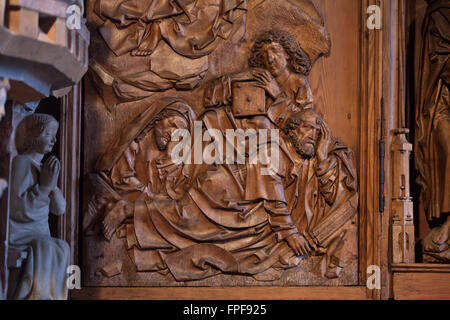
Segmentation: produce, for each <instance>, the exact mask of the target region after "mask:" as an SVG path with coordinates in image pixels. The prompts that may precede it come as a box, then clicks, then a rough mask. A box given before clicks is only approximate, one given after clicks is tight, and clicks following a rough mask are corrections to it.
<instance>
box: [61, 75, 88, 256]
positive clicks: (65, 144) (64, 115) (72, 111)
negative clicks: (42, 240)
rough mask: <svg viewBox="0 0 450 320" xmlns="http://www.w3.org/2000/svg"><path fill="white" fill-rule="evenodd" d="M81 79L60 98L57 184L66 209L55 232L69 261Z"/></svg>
mask: <svg viewBox="0 0 450 320" xmlns="http://www.w3.org/2000/svg"><path fill="white" fill-rule="evenodd" d="M81 87H82V86H81V83H80V84H77V85H75V86H74V87H73V88H72V90H71V91H70V92H69V93H68V94H67V95H65V96H64V97H62V98H61V105H60V108H61V116H60V129H59V130H60V131H59V135H60V139H59V144H60V150H61V155H60V157H61V164H62V167H61V173H60V175H59V179H60V181H59V184H60V186H61V191H62V192H63V194H64V197H65V198H66V201H67V209H66V213H65V214H64V215H63V216H62V217H60V218H59V219H58V230H57V236H58V238H60V239H64V240H66V241H67V242H68V243H69V246H70V252H71V256H70V263H71V264H77V263H78V247H79V246H78V234H79V233H78V229H79V212H80V209H79V203H80V172H81V170H80V169H81V144H80V143H81V138H82V131H81V117H82V103H83V101H82V93H81Z"/></svg>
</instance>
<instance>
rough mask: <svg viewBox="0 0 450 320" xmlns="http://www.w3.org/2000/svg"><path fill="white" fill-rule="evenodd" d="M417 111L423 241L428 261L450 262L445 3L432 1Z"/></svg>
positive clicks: (425, 31)
mask: <svg viewBox="0 0 450 320" xmlns="http://www.w3.org/2000/svg"><path fill="white" fill-rule="evenodd" d="M428 3H429V5H428V9H427V13H426V17H425V20H424V22H423V48H422V53H421V58H420V59H421V65H420V72H419V86H418V88H417V94H418V96H417V97H418V100H417V109H416V159H415V160H416V161H415V162H416V169H417V171H418V173H419V177H418V180H417V182H418V183H419V185H420V186H421V189H422V190H421V196H420V211H421V217H426V219H427V220H428V221H429V222H430V225H431V227H432V230H431V231H430V232H429V234H428V235H427V236H426V237H425V239H424V240H423V250H424V260H425V261H429V262H447V263H448V262H450V249H449V245H450V238H449V233H450V216H449V213H450V140H449V137H450V100H449V99H450V95H449V92H450V91H449V48H450V40H449V39H450V37H449V36H450V34H449V30H450V28H449V24H448V21H449V18H450V7H449V5H448V2H446V1H428Z"/></svg>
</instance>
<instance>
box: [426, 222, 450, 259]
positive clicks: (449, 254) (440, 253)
mask: <svg viewBox="0 0 450 320" xmlns="http://www.w3.org/2000/svg"><path fill="white" fill-rule="evenodd" d="M449 231H450V225H449V223H444V224H443V225H442V226H440V227H437V228H434V229H433V230H431V231H430V233H429V234H428V235H427V236H426V237H425V239H423V251H424V252H423V253H424V260H426V261H428V262H444V263H449V262H450V239H449V233H450V232H449ZM430 258H431V259H430Z"/></svg>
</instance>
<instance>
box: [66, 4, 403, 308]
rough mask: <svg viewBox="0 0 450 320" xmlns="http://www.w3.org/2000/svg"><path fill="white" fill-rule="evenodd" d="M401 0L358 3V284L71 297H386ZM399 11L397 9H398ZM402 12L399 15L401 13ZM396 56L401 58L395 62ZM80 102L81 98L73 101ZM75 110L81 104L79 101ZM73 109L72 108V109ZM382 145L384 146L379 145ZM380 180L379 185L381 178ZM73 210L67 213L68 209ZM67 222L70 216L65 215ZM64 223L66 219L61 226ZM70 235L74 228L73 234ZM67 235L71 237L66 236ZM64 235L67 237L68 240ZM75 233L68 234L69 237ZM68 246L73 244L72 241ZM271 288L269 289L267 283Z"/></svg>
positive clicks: (109, 291) (120, 291) (112, 291)
mask: <svg viewBox="0 0 450 320" xmlns="http://www.w3.org/2000/svg"><path fill="white" fill-rule="evenodd" d="M401 1H403V0H392V1H376V0H362V1H361V5H360V13H361V18H360V30H361V31H360V40H361V41H360V65H361V67H360V83H361V91H360V105H361V106H362V109H361V110H362V111H361V121H360V135H361V140H360V147H361V149H360V150H361V157H360V172H359V177H360V190H359V192H360V211H359V212H360V221H359V259H360V260H359V261H360V263H359V286H352V287H282V288H276V290H266V289H267V288H266V287H256V288H252V287H245V288H243V287H242V288H241V287H234V288H192V287H183V288H163V287H161V288H128V287H123V288H122V287H121V288H113V287H86V288H83V289H82V290H74V291H72V292H71V298H73V299H281V300H282V299H387V298H389V296H390V294H389V293H390V289H391V287H390V286H391V282H390V280H391V278H390V265H389V261H390V251H389V250H390V246H389V239H390V235H389V226H390V221H391V216H390V199H389V195H390V182H391V174H390V172H391V170H390V154H389V152H388V150H390V148H389V147H390V142H391V131H392V130H393V129H395V128H397V127H398V125H397V116H396V114H397V112H396V110H397V109H398V108H402V107H403V106H404V105H402V104H401V103H400V101H401V100H402V98H401V97H399V96H398V92H399V90H400V89H401V86H402V85H403V83H402V81H401V75H402V72H403V71H404V70H403V67H404V66H403V65H402V64H401V60H399V59H398V57H399V55H401V54H402V51H401V50H398V47H397V46H396V45H395V44H396V43H397V41H398V40H399V38H398V37H399V33H398V30H402V29H401V28H399V26H400V24H401V23H402V19H399V14H398V12H399V11H398V10H399V5H401ZM373 4H375V5H379V6H380V7H381V9H382V14H383V28H382V30H369V29H368V28H367V27H366V18H367V12H366V10H367V7H368V6H370V5H373ZM400 11H401V10H400ZM400 17H401V14H400ZM399 61H400V63H399ZM78 102H79V103H80V104H81V101H78ZM77 108H78V109H80V108H81V106H80V105H79V106H78V107H77ZM74 109H75V108H74ZM383 145H384V148H382V147H381V146H383ZM383 180H384V184H381V182H382V181H383ZM70 214H72V213H70ZM66 219H67V220H66V221H75V220H74V218H73V217H72V218H70V217H66ZM65 226H66V228H69V227H70V224H66V225H65ZM74 234H75V233H74ZM69 238H70V237H69ZM69 238H67V236H66V239H69ZM75 238H76V236H74V237H72V238H71V240H72V241H74V240H75ZM71 245H72V244H71ZM371 265H376V266H379V267H380V268H381V289H379V290H370V289H367V287H366V281H367V267H368V266H371ZM271 289H274V288H273V287H271Z"/></svg>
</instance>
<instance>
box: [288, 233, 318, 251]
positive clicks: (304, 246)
mask: <svg viewBox="0 0 450 320" xmlns="http://www.w3.org/2000/svg"><path fill="white" fill-rule="evenodd" d="M286 241H287V243H288V245H289V247H291V249H292V250H293V251H294V253H295V254H296V255H297V256H303V255H308V254H310V253H311V251H312V248H311V247H310V245H309V243H308V241H307V240H306V239H305V237H303V236H302V235H299V234H298V233H296V234H293V235H291V236H289V237H287V238H286Z"/></svg>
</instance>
